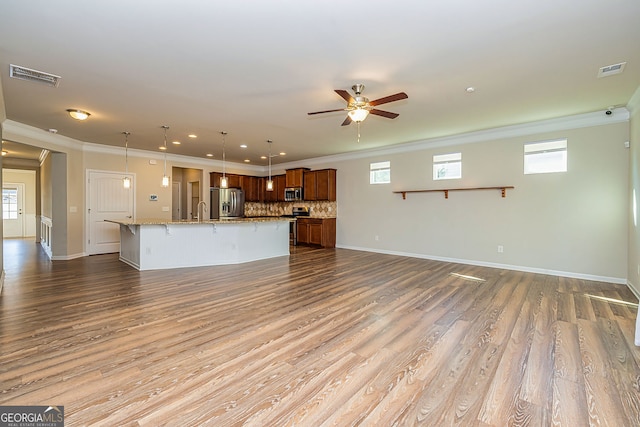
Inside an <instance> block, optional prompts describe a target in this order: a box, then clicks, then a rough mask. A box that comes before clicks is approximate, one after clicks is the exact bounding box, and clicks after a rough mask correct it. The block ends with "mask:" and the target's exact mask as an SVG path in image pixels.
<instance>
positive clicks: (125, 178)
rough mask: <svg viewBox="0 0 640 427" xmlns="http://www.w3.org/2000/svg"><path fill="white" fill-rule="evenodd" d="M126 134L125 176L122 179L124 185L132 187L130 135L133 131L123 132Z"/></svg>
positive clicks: (127, 187)
mask: <svg viewBox="0 0 640 427" xmlns="http://www.w3.org/2000/svg"><path fill="white" fill-rule="evenodd" d="M122 134H123V135H124V175H125V176H124V178H123V179H122V185H123V186H124V188H126V189H129V188H131V178H129V153H128V151H129V135H131V132H127V131H125V132H122Z"/></svg>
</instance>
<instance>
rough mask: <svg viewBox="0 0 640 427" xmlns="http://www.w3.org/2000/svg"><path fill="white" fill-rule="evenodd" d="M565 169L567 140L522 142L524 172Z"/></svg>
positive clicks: (551, 171)
mask: <svg viewBox="0 0 640 427" xmlns="http://www.w3.org/2000/svg"><path fill="white" fill-rule="evenodd" d="M566 171H567V140H566V139H558V140H555V141H546V142H532V143H528V144H524V173H525V175H528V174H536V173H553V172H566Z"/></svg>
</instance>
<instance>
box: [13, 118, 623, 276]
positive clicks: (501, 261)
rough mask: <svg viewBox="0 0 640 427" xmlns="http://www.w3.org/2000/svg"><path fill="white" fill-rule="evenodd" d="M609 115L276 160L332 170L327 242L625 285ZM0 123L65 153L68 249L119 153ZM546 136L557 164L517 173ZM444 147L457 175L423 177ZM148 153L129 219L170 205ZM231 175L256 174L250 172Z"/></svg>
mask: <svg viewBox="0 0 640 427" xmlns="http://www.w3.org/2000/svg"><path fill="white" fill-rule="evenodd" d="M625 111H626V110H625ZM617 116H618V113H617V112H616V114H614V116H613V117H610V118H608V119H607V120H611V121H609V122H603V120H604V119H599V120H593V119H592V118H591V116H589V117H587V118H586V119H584V118H579V119H576V120H573V121H572V120H568V122H569V123H573V122H574V121H577V123H579V124H576V125H574V126H572V127H567V126H566V125H565V124H562V125H557V126H555V127H556V128H557V129H560V130H556V131H550V130H548V128H549V126H546V125H545V126H541V125H539V124H530V125H529V126H528V127H527V129H533V131H529V132H528V133H527V134H523V133H522V132H514V131H511V130H509V129H507V131H504V130H503V131H499V132H490V133H489V134H490V135H501V136H496V137H492V138H488V137H487V133H486V132H484V133H483V132H479V133H477V135H475V134H474V135H472V136H469V135H460V136H455V137H449V138H446V141H445V142H446V143H443V142H442V141H423V142H421V143H420V144H418V145H412V144H409V145H403V146H399V147H401V148H400V149H397V148H391V149H385V150H381V152H384V153H385V154H384V155H378V154H376V152H368V153H356V154H355V155H354V154H350V155H346V156H334V157H328V158H323V159H311V160H309V161H307V162H300V164H286V165H278V166H279V167H280V168H282V169H285V168H290V167H311V168H313V169H319V168H325V167H331V168H336V169H337V170H338V175H337V182H338V221H337V227H338V229H337V244H338V246H339V247H344V248H354V249H362V250H372V251H379V252H389V253H396V254H402V255H410V256H418V257H426V258H434V259H444V260H451V261H461V262H466V263H472V264H480V265H492V266H504V267H508V268H515V269H522V270H529V271H541V272H550V273H552V274H562V275H568V276H576V277H589V278H594V279H598V280H607V281H615V282H626V277H627V236H628V235H627V228H628V227H627V226H628V219H629V215H628V213H629V197H628V194H629V185H628V175H629V160H628V156H629V150H627V149H625V148H624V142H626V141H628V140H629V120H628V116H627V118H626V119H623V120H617V119H616V117H617ZM602 117H604V115H602ZM558 120H559V121H561V122H562V123H564V122H565V121H566V120H565V119H564V118H561V119H558ZM585 120H586V122H587V124H585ZM550 122H551V123H555V121H550ZM592 122H593V123H592ZM5 125H6V123H5ZM552 127H553V126H552ZM10 129H11V132H10V133H11V136H12V138H11V139H13V140H15V141H17V142H23V143H31V144H32V145H39V146H43V147H45V148H49V149H54V150H58V151H61V152H65V153H67V157H68V160H69V161H68V165H67V168H68V170H67V173H68V175H67V177H68V184H67V185H68V189H69V191H68V192H67V193H68V195H67V198H68V200H67V211H69V208H70V207H71V206H78V210H77V213H73V214H69V215H70V216H69V218H68V225H69V230H68V242H67V251H68V253H69V254H76V253H78V250H77V249H78V248H82V247H83V234H84V225H83V224H84V221H83V220H79V219H80V218H75V217H74V216H73V215H75V216H80V217H82V215H83V212H84V207H85V206H84V201H83V195H84V194H85V192H84V188H85V185H84V178H83V177H84V171H85V170H86V169H101V170H115V171H117V170H122V171H124V161H123V152H122V151H123V150H119V151H118V150H116V151H114V150H113V148H101V147H97V148H96V147H95V146H92V147H89V148H88V146H87V145H86V144H84V146H83V143H81V142H79V141H78V147H76V145H74V143H73V142H72V141H69V139H68V138H62V137H60V136H57V135H56V136H52V135H50V134H48V133H47V132H44V131H40V130H33V129H30V128H28V127H26V126H24V125H20V124H12V126H10ZM542 129H545V130H542ZM523 135H524V136H523ZM558 137H566V138H568V144H569V171H568V172H567V173H565V174H550V175H535V176H524V175H523V173H522V163H523V160H522V144H523V143H524V142H530V141H540V140H548V139H554V138H558ZM37 140H40V142H39V143H38V141H37ZM478 141H480V142H478ZM438 147H439V148H438ZM110 150H111V151H110ZM454 150H459V151H461V152H462V153H463V179H462V180H461V181H459V182H451V181H449V182H444V183H434V182H432V180H431V159H432V155H433V154H442V153H447V152H452V151H454ZM152 159H157V160H161V158H158V154H157V153H143V154H141V155H139V153H138V154H136V153H135V150H133V154H132V155H130V157H129V171H130V172H132V173H134V174H136V194H137V197H136V207H137V214H138V217H154V218H166V219H170V218H171V212H170V211H167V212H163V211H162V210H161V207H163V206H170V198H171V187H169V188H168V189H163V188H162V187H161V186H160V178H161V176H162V165H161V164H160V163H161V162H156V164H155V165H153V164H151V163H150V162H149V160H152ZM381 160H390V161H391V165H392V184H391V185H383V186H372V185H369V181H368V179H369V163H370V162H373V161H381ZM173 166H176V167H184V168H193V169H201V170H202V176H203V182H206V180H208V173H209V172H211V171H214V170H218V171H219V170H220V168H219V165H216V164H215V163H214V162H211V161H204V160H202V159H189V158H180V159H176V158H174V157H169V161H168V165H167V167H168V170H171V169H170V168H171V167H173ZM232 166H234V165H229V167H228V168H227V169H228V170H230V169H232ZM234 172H239V173H249V174H255V175H260V171H258V170H255V171H252V170H241V169H238V170H237V171H235V170H234ZM274 173H278V172H277V171H276V172H274ZM496 185H513V186H515V187H516V188H515V189H514V190H509V191H508V193H507V197H506V198H504V199H503V198H501V197H500V194H499V192H497V191H495V192H494V191H479V192H459V193H451V194H450V198H449V199H448V200H446V199H444V197H443V196H442V195H441V194H440V193H426V194H410V195H408V196H407V200H402V198H401V196H400V195H398V194H392V191H393V190H403V189H424V188H435V187H437V186H441V187H440V188H443V187H442V186H451V187H457V186H462V187H476V186H496ZM205 187H206V186H204V185H203V188H205ZM152 193H153V194H158V196H159V201H158V202H150V201H149V200H148V196H149V194H152ZM43 209H44V206H43ZM375 236H378V240H376V239H375ZM497 245H503V246H504V253H502V254H498V253H497V250H496V248H497Z"/></svg>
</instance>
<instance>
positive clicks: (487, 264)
mask: <svg viewBox="0 0 640 427" xmlns="http://www.w3.org/2000/svg"><path fill="white" fill-rule="evenodd" d="M336 248H340V249H350V250H354V251H363V252H375V253H380V254H386V255H398V256H405V257H410V258H420V259H429V260H433V261H443V262H452V263H457V264H467V265H477V266H480V267H490V268H501V269H504V270H513V271H523V272H525V273H538V274H547V275H550V276H560V277H570V278H573V279H584V280H592V281H596V282H606V283H616V284H619V285H624V284H626V283H627V279H626V278H622V277H608V276H594V275H592V274H583V273H574V272H570V271H559V270H547V269H545V268H534V267H524V266H518V265H509V264H498V263H494V262H485V261H476V260H468V259H458V258H447V257H439V256H433V255H425V254H416V253H411V252H398V251H387V250H384V249H373V248H363V247H359V246H344V245H336Z"/></svg>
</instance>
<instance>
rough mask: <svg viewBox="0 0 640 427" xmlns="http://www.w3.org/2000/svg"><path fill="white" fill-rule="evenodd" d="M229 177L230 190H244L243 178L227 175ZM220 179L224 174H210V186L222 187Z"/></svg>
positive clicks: (228, 185)
mask: <svg viewBox="0 0 640 427" xmlns="http://www.w3.org/2000/svg"><path fill="white" fill-rule="evenodd" d="M225 176H226V177H227V187H229V188H242V182H241V178H242V177H241V176H240V175H235V174H229V173H227V174H225ZM220 178H222V174H221V173H220V172H211V173H210V174H209V186H210V187H220Z"/></svg>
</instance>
